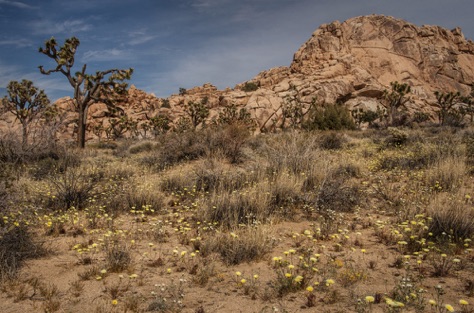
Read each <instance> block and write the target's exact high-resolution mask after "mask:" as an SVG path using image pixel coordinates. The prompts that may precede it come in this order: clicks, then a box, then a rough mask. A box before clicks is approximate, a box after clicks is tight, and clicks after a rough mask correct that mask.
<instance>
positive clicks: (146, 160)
mask: <svg viewBox="0 0 474 313" xmlns="http://www.w3.org/2000/svg"><path fill="white" fill-rule="evenodd" d="M206 152H207V148H206V144H205V140H204V137H203V136H202V132H197V131H196V132H184V133H168V134H165V135H163V136H162V137H161V140H160V143H159V144H158V147H157V148H156V149H154V150H153V151H152V152H151V153H150V154H149V155H147V156H145V157H143V158H142V159H141V163H142V164H143V165H146V166H149V167H151V168H155V169H158V170H163V169H165V168H168V167H171V166H173V165H175V164H178V163H180V162H183V161H189V160H195V159H198V158H200V157H201V156H203V155H205V154H206Z"/></svg>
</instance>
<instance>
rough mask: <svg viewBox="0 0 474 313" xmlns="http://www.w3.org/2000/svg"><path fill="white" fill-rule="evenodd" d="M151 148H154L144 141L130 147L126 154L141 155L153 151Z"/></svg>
mask: <svg viewBox="0 0 474 313" xmlns="http://www.w3.org/2000/svg"><path fill="white" fill-rule="evenodd" d="M153 148H154V145H153V143H151V142H149V141H145V142H141V143H138V144H135V145H132V146H131V147H130V148H129V149H128V152H129V153H130V154H138V153H142V152H149V151H151V150H153Z"/></svg>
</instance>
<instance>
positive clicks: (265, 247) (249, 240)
mask: <svg viewBox="0 0 474 313" xmlns="http://www.w3.org/2000/svg"><path fill="white" fill-rule="evenodd" d="M273 245H274V242H273V240H272V239H271V237H270V234H269V233H268V231H267V230H266V229H264V228H262V227H246V228H244V229H241V230H239V231H235V233H230V234H229V233H219V234H217V235H216V236H213V237H211V238H209V239H207V240H205V241H204V242H203V245H202V247H201V253H202V254H203V255H204V256H205V255H209V254H210V253H218V254H220V256H221V257H222V261H223V262H224V263H225V264H227V265H237V264H240V263H243V262H252V261H257V260H260V259H262V258H263V257H264V256H265V255H266V254H267V253H269V252H270V251H271V250H272V248H273Z"/></svg>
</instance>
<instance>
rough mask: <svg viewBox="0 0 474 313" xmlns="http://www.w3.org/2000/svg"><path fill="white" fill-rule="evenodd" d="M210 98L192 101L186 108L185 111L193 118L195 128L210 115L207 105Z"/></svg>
mask: <svg viewBox="0 0 474 313" xmlns="http://www.w3.org/2000/svg"><path fill="white" fill-rule="evenodd" d="M208 101H209V100H208V98H207V97H204V98H202V99H201V101H200V102H194V101H190V102H188V104H187V105H186V106H185V108H184V112H185V113H186V114H187V115H188V116H189V118H190V119H191V123H192V124H193V127H194V129H196V128H197V127H198V125H199V124H204V122H205V121H206V118H208V117H209V108H208V107H207V102H208Z"/></svg>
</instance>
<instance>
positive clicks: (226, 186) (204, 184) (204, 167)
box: [193, 157, 258, 192]
mask: <svg viewBox="0 0 474 313" xmlns="http://www.w3.org/2000/svg"><path fill="white" fill-rule="evenodd" d="M193 174H194V176H195V179H194V183H193V185H194V186H196V189H197V190H200V191H204V192H221V191H222V192H225V191H233V190H239V189H242V188H244V187H245V186H249V185H250V184H251V183H253V182H255V181H256V180H258V177H257V176H258V173H256V172H255V171H245V169H241V168H236V167H230V166H229V165H228V164H226V163H225V161H224V160H222V159H215V158H212V157H211V158H205V159H203V160H201V161H200V162H199V163H197V164H196V165H195V166H194V167H193Z"/></svg>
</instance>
